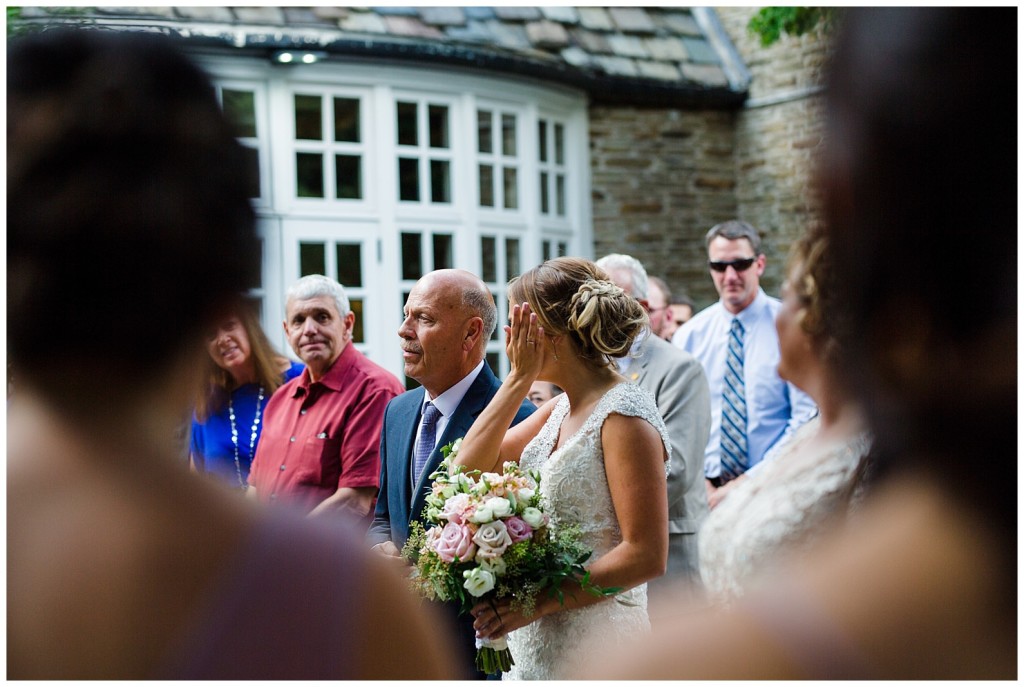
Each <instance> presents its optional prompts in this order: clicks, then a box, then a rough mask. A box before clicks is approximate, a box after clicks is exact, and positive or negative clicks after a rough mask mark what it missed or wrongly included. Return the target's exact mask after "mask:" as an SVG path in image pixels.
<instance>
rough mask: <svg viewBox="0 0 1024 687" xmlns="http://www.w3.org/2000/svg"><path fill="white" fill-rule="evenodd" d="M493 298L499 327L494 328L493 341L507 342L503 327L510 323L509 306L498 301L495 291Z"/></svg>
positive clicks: (492, 293)
mask: <svg viewBox="0 0 1024 687" xmlns="http://www.w3.org/2000/svg"><path fill="white" fill-rule="evenodd" d="M491 298H493V299H494V304H495V305H496V306H498V307H497V311H498V313H497V314H498V322H497V326H495V327H494V331H493V332H491V341H499V340H500V341H504V340H505V330H504V329H502V325H503V324H504V323H505V322H508V313H507V310H508V305H507V304H502V302H501V301H500V300H498V297H497V295H496V294H495V293H494V292H493V291H492V292H491ZM494 371H495V372H497V371H498V368H497V367H495V368H494Z"/></svg>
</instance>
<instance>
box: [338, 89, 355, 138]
mask: <svg viewBox="0 0 1024 687" xmlns="http://www.w3.org/2000/svg"><path fill="white" fill-rule="evenodd" d="M334 140H335V141H347V142H350V143H359V101H358V100H357V99H355V98H335V99H334Z"/></svg>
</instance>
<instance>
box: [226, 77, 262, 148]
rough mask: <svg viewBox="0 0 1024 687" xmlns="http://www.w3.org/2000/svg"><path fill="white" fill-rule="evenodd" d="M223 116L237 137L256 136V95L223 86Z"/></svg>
mask: <svg viewBox="0 0 1024 687" xmlns="http://www.w3.org/2000/svg"><path fill="white" fill-rule="evenodd" d="M221 96H222V103H223V107H224V116H225V117H226V118H227V120H228V121H229V122H231V128H232V132H233V133H234V135H235V136H237V137H238V138H256V95H255V94H254V93H253V92H252V91H235V90H231V89H228V88H225V89H224V90H223V92H222V93H221Z"/></svg>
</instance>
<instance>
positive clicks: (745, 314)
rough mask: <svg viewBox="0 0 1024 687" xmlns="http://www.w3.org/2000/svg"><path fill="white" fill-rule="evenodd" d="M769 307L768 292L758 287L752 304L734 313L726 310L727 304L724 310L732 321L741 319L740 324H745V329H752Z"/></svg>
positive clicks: (723, 307)
mask: <svg viewBox="0 0 1024 687" xmlns="http://www.w3.org/2000/svg"><path fill="white" fill-rule="evenodd" d="M767 307H768V294H766V293H765V292H764V289H762V288H761V287H757V295H756V296H754V300H753V301H751V303H750V305H748V306H747V307H745V308H743V310H740V311H739V312H738V313H736V314H735V315H734V314H732V313H731V312H729V311H728V310H726V309H725V306H724V305H723V306H722V311H723V312H724V313H725V316H726V317H727V318H728V319H729V321H730V322H731V321H732V320H733V319H737V320H739V321H740V324H742V325H743V328H744V329H750V327H751V326H752V325H753V324H754V323H755V322H757V321H758V320H760V319H761V317H762V316H763V314H764V312H765V309H766V308H767ZM772 319H774V318H772Z"/></svg>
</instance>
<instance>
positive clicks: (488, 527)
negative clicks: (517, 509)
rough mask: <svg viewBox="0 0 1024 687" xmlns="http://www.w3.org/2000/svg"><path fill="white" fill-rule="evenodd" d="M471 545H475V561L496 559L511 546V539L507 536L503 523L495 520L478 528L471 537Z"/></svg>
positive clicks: (506, 529)
mask: <svg viewBox="0 0 1024 687" xmlns="http://www.w3.org/2000/svg"><path fill="white" fill-rule="evenodd" d="M473 543H474V544H476V545H477V552H476V555H477V560H480V559H481V558H497V557H498V556H500V555H501V554H503V553H505V549H507V548H508V547H510V546H511V545H512V537H510V536H509V535H508V528H507V527H505V523H503V522H502V521H501V520H495V521H494V522H489V523H486V524H484V525H481V526H480V529H478V530H477V531H476V534H474V535H473Z"/></svg>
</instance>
